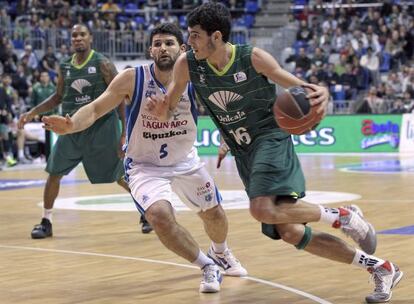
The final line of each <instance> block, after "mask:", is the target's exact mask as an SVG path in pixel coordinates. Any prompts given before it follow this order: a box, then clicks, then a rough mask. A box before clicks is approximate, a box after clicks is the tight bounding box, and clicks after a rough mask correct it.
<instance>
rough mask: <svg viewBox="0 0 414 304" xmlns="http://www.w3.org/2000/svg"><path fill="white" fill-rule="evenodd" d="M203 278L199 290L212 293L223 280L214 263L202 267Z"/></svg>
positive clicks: (218, 288) (218, 289)
mask: <svg viewBox="0 0 414 304" xmlns="http://www.w3.org/2000/svg"><path fill="white" fill-rule="evenodd" d="M201 270H202V271H203V279H202V280H201V283H200V292H203V293H212V292H218V291H220V284H221V282H222V281H223V276H222V275H221V273H220V269H219V268H218V266H217V265H215V264H208V265H205V266H204V267H203V268H202V269H201Z"/></svg>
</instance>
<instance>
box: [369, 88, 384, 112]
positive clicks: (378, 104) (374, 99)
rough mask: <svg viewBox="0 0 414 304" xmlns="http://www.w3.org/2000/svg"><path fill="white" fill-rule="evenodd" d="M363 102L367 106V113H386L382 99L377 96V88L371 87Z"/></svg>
mask: <svg viewBox="0 0 414 304" xmlns="http://www.w3.org/2000/svg"><path fill="white" fill-rule="evenodd" d="M364 102H366V103H367V104H368V106H369V109H370V112H368V113H372V114H381V113H385V111H386V105H385V102H384V99H382V98H381V97H378V96H377V88H376V87H375V86H371V88H370V89H369V92H368V95H367V96H366V97H365V100H364Z"/></svg>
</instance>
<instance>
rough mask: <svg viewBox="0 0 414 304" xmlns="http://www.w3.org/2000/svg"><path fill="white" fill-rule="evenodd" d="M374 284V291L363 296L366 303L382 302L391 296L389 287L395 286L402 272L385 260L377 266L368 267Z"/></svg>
mask: <svg viewBox="0 0 414 304" xmlns="http://www.w3.org/2000/svg"><path fill="white" fill-rule="evenodd" d="M368 271H369V272H370V273H371V274H372V279H373V281H374V284H375V289H374V292H372V293H371V294H369V295H368V296H366V297H365V300H366V301H367V303H384V302H388V301H389V300H390V299H391V297H392V291H391V289H392V288H394V287H395V286H397V284H398V283H399V282H400V280H401V278H402V277H403V275H404V273H403V272H402V271H400V269H399V268H398V266H397V265H394V264H393V263H390V262H389V261H386V262H385V263H384V264H382V265H380V266H378V267H377V268H375V269H374V268H372V267H371V268H368Z"/></svg>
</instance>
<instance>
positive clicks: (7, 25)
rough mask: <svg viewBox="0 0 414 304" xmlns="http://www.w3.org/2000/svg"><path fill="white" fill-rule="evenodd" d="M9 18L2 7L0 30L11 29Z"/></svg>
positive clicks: (0, 10) (0, 9) (0, 11)
mask: <svg viewBox="0 0 414 304" xmlns="http://www.w3.org/2000/svg"><path fill="white" fill-rule="evenodd" d="M11 24H12V23H11V18H10V16H9V15H8V14H7V10H6V9H5V8H4V7H2V8H0V28H1V29H8V28H11Z"/></svg>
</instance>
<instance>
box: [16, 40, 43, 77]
mask: <svg viewBox="0 0 414 304" xmlns="http://www.w3.org/2000/svg"><path fill="white" fill-rule="evenodd" d="M20 60H22V61H23V60H24V61H26V63H27V67H28V68H29V69H30V70H31V72H33V71H34V70H36V69H37V67H38V65H39V60H38V59H37V56H36V54H35V53H34V52H33V51H32V46H31V45H30V44H26V46H25V47H24V53H23V54H22V56H21V57H20Z"/></svg>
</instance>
